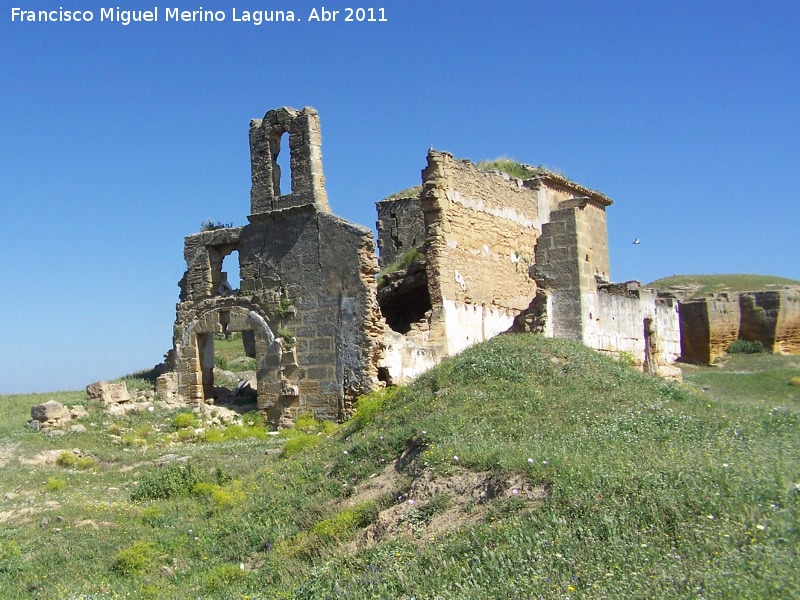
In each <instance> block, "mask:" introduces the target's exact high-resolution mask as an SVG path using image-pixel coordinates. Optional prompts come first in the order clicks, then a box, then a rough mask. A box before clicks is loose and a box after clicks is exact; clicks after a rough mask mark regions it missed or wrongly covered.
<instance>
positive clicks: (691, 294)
mask: <svg viewBox="0 0 800 600" xmlns="http://www.w3.org/2000/svg"><path fill="white" fill-rule="evenodd" d="M787 285H788V286H800V281H797V280H795V279H786V278H785V277H773V276H772V275H745V274H729V275H673V276H672V277H664V278H663V279H657V280H655V281H653V282H651V283H648V284H647V285H646V286H645V287H648V288H654V289H657V290H672V291H679V292H682V293H684V294H685V298H686V299H691V298H700V297H701V296H706V295H708V294H713V293H717V292H753V291H757V290H774V289H780V288H782V287H784V286H787Z"/></svg>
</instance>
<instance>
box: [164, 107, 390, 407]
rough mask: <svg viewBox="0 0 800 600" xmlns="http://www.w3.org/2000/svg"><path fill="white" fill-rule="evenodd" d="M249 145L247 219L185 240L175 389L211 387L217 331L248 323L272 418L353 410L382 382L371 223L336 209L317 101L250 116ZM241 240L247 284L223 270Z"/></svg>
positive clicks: (206, 391) (197, 393)
mask: <svg viewBox="0 0 800 600" xmlns="http://www.w3.org/2000/svg"><path fill="white" fill-rule="evenodd" d="M287 141H288V148H287V147H286V142H287ZM281 151H288V152H289V155H290V165H291V190H281V189H280V182H281V176H280V167H279V166H278V163H277V158H278V154H279V153H280V152H281ZM250 153H251V169H252V188H251V193H250V215H249V216H248V221H249V224H248V225H245V226H244V227H229V228H220V229H214V230H210V231H203V232H201V233H198V234H195V235H190V236H188V237H187V238H186V240H185V247H184V257H185V259H186V264H187V270H186V273H185V275H184V277H183V279H182V280H181V283H180V287H181V294H180V302H179V303H178V306H177V318H176V323H175V334H174V350H175V353H174V368H175V372H176V377H177V392H178V394H179V395H180V396H183V397H184V398H185V399H186V400H188V401H190V402H202V401H204V400H205V399H209V398H214V397H215V396H216V395H217V393H218V390H216V389H215V385H214V373H213V370H214V340H215V335H219V334H225V333H228V332H234V331H240V332H242V333H243V338H244V340H245V341H246V342H248V341H249V343H246V344H245V346H246V347H247V346H249V352H250V353H251V354H252V355H253V356H254V358H255V359H256V365H257V374H256V379H257V390H256V392H257V399H258V406H259V408H260V409H261V410H263V411H265V412H266V413H267V414H268V415H269V417H270V419H271V420H272V421H273V422H278V421H279V420H280V419H281V418H289V419H291V418H292V417H294V416H296V415H297V414H298V413H301V412H308V413H313V414H314V415H315V416H316V417H317V418H322V419H340V420H341V419H344V418H346V417H347V416H348V415H349V413H350V412H351V410H352V402H353V400H354V399H355V398H356V397H357V396H358V395H360V394H362V393H364V392H367V391H369V390H370V389H372V388H373V387H374V386H375V385H376V384H377V374H378V372H377V368H378V358H379V353H380V345H381V339H380V338H381V335H382V333H383V325H382V319H381V317H380V314H379V312H378V307H377V303H376V301H375V274H376V273H377V270H378V269H377V261H376V259H375V254H374V250H375V248H374V243H373V238H372V234H371V232H370V231H369V230H368V229H366V228H364V227H360V226H358V225H354V224H352V223H349V222H347V221H345V220H343V219H340V218H339V217H336V216H335V215H333V214H331V211H330V208H329V206H328V200H327V196H326V193H325V179H324V177H323V174H322V157H321V152H320V129H319V118H318V116H317V113H316V111H314V110H313V109H310V108H305V109H303V110H301V111H295V110H293V109H288V108H281V109H278V110H272V111H269V112H268V113H267V114H266V116H265V117H264V119H263V120H255V121H252V122H251V124H250ZM234 251H237V252H238V253H239V267H240V278H241V285H240V288H239V289H238V290H232V289H231V287H230V285H228V284H227V276H226V274H225V273H224V272H223V271H222V262H223V259H224V258H225V256H227V255H228V254H230V253H232V252H234Z"/></svg>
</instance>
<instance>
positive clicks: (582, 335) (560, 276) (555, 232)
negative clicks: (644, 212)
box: [532, 198, 609, 343]
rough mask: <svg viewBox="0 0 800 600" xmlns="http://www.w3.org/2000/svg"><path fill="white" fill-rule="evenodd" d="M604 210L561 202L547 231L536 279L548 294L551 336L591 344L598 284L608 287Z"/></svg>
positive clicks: (580, 201) (577, 201)
mask: <svg viewBox="0 0 800 600" xmlns="http://www.w3.org/2000/svg"><path fill="white" fill-rule="evenodd" d="M605 214H606V213H605V205H604V204H603V203H601V202H599V201H597V200H590V199H588V198H574V199H570V200H567V201H564V202H562V204H561V208H559V209H558V210H555V211H552V212H551V213H550V222H548V223H545V224H544V225H543V226H542V236H541V238H539V241H538V244H537V246H536V253H535V257H536V263H535V266H534V267H533V269H532V275H533V277H534V278H535V279H537V280H538V281H539V282H540V284H541V285H543V286H544V287H546V288H547V289H548V294H549V296H550V302H551V304H552V309H551V313H550V319H551V321H552V335H553V336H555V337H563V338H569V339H573V340H578V341H583V342H584V343H588V342H587V340H588V337H587V336H588V329H587V325H588V324H589V323H591V322H593V321H594V316H591V315H597V312H598V310H599V307H596V306H595V305H596V297H597V295H596V292H597V283H598V281H608V278H609V266H608V240H607V237H608V234H607V230H606V217H605Z"/></svg>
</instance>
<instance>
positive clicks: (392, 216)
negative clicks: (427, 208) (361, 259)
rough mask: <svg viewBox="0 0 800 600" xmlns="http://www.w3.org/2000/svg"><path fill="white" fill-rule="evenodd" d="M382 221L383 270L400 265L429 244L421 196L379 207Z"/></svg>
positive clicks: (384, 202) (378, 225) (379, 227)
mask: <svg viewBox="0 0 800 600" xmlns="http://www.w3.org/2000/svg"><path fill="white" fill-rule="evenodd" d="M375 207H376V209H377V211H378V220H377V222H376V223H375V227H376V228H377V230H378V251H379V252H380V266H381V267H382V268H385V267H387V266H389V265H391V264H393V263H396V262H397V261H399V260H400V259H401V258H403V255H404V254H405V253H406V252H408V251H409V250H412V249H413V248H419V247H420V246H422V244H423V243H424V242H425V222H424V220H423V218H422V205H421V203H420V199H419V196H410V197H402V198H387V199H385V200H381V201H380V202H378V203H376V205H375Z"/></svg>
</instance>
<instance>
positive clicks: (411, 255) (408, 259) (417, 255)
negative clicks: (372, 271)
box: [378, 248, 425, 288]
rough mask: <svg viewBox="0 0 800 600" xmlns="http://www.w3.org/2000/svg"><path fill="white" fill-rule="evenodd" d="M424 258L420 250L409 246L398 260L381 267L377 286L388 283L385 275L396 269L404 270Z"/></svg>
mask: <svg viewBox="0 0 800 600" xmlns="http://www.w3.org/2000/svg"><path fill="white" fill-rule="evenodd" d="M424 260H425V254H424V253H422V252H420V251H419V249H417V248H411V250H408V251H407V252H406V253H405V254H403V256H402V257H401V258H400V260H398V261H395V262H393V263H392V264H390V265H388V266H386V267H383V268H382V269H381V271H380V273H378V287H379V288H380V287H383V286H385V285H386V284H387V283H388V281H387V280H386V275H389V274H390V273H394V272H396V271H405V270H406V269H408V268H409V267H410V266H411V265H413V264H415V263H419V262H422V261H424Z"/></svg>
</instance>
